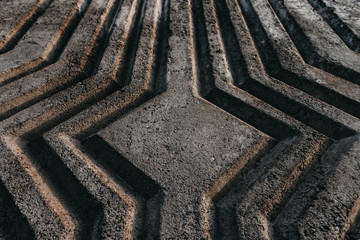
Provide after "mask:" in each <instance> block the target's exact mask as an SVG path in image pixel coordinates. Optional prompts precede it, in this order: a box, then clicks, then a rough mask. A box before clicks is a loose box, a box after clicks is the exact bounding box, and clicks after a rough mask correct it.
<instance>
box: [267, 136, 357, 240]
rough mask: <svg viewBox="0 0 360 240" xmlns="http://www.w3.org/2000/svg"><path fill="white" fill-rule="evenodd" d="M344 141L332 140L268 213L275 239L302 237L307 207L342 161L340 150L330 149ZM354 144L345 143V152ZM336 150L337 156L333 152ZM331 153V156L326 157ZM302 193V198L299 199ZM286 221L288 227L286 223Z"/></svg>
mask: <svg viewBox="0 0 360 240" xmlns="http://www.w3.org/2000/svg"><path fill="white" fill-rule="evenodd" d="M340 143H341V141H337V142H332V141H330V142H329V143H328V145H327V146H326V148H323V150H322V154H319V155H318V157H317V158H316V159H315V161H313V162H312V163H311V164H310V165H309V167H307V168H306V169H305V170H303V173H302V174H301V176H300V178H299V180H298V181H297V183H296V184H295V185H294V186H292V188H291V191H290V192H289V194H287V196H286V197H284V198H283V199H282V201H281V202H280V203H279V204H278V206H277V207H276V208H275V209H274V211H273V212H272V213H271V215H270V217H269V221H270V222H271V223H272V225H273V236H274V237H275V238H276V239H300V233H299V229H298V227H297V222H298V220H299V219H301V218H302V217H303V216H304V214H305V213H306V210H308V208H309V207H310V206H311V204H312V203H313V201H314V200H316V199H317V195H318V194H319V193H320V192H322V191H324V189H325V184H326V182H328V179H329V177H330V175H331V173H332V171H333V170H334V169H336V168H337V166H338V164H339V163H340V161H339V159H341V153H336V152H335V153H334V152H331V153H330V151H332V149H336V145H337V144H340ZM350 148H351V144H346V145H345V144H342V148H341V149H342V152H347V151H349V149H350ZM334 154H336V157H335V156H334ZM329 155H331V157H326V156H329ZM299 195H300V196H301V200H299ZM296 197H297V199H295V200H296V201H295V200H294V198H296ZM284 224H285V225H286V227H284Z"/></svg>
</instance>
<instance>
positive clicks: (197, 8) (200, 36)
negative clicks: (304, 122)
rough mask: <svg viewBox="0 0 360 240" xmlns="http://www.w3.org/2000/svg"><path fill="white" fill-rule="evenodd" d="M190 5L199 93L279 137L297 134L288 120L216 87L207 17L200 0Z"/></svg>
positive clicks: (278, 138) (231, 112)
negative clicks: (256, 107) (283, 120)
mask: <svg viewBox="0 0 360 240" xmlns="http://www.w3.org/2000/svg"><path fill="white" fill-rule="evenodd" d="M191 8H192V17H193V23H194V24H193V27H194V36H195V39H194V40H195V50H196V58H197V61H196V62H197V64H198V67H197V71H198V79H199V83H198V84H199V93H200V94H201V95H202V96H203V97H204V98H205V99H206V100H208V101H210V102H211V103H213V104H215V105H217V106H218V107H220V108H222V109H224V110H225V111H227V112H229V113H230V114H232V115H234V116H236V117H237V118H239V119H241V120H243V121H245V122H247V123H248V124H250V125H252V126H254V127H255V128H257V129H259V130H260V131H262V132H264V133H266V134H268V135H269V136H271V137H274V138H275V139H277V140H281V139H285V138H288V137H292V136H294V135H297V132H296V130H294V129H291V128H290V127H289V126H287V125H286V124H285V123H283V122H281V121H279V120H277V119H275V118H273V117H271V116H268V115H266V114H265V113H263V112H261V111H259V110H257V109H255V108H254V107H252V106H250V105H248V104H246V103H244V102H242V101H241V100H239V99H238V98H236V97H233V96H231V95H230V94H228V93H226V92H224V91H222V90H220V89H217V88H215V82H214V76H213V75H212V69H211V68H212V63H211V57H210V50H209V45H208V38H207V32H206V25H205V18H204V12H203V6H202V3H201V1H198V0H193V1H192V4H191ZM240 73H241V72H240Z"/></svg>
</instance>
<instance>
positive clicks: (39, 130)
mask: <svg viewBox="0 0 360 240" xmlns="http://www.w3.org/2000/svg"><path fill="white" fill-rule="evenodd" d="M118 89H119V86H118V85H117V84H116V83H115V82H113V84H111V85H109V86H108V87H107V88H106V89H103V90H102V91H101V92H99V93H97V94H94V95H93V96H92V97H91V98H90V99H88V100H86V101H84V102H81V103H80V104H78V105H76V106H74V107H72V108H70V109H68V110H66V111H64V112H61V114H57V115H56V117H54V118H53V119H51V120H49V121H46V122H44V123H43V124H41V125H39V126H38V127H36V128H34V129H32V130H31V131H29V132H27V133H25V134H24V135H23V136H22V137H23V138H29V137H31V136H33V135H38V136H39V135H42V134H43V133H45V132H47V131H49V130H50V129H52V128H53V127H55V126H57V125H58V124H60V123H62V122H64V121H66V120H68V119H70V118H71V117H73V116H75V115H76V114H78V113H79V112H80V111H82V110H84V109H86V108H88V107H90V106H91V105H93V104H95V103H97V102H99V101H101V100H102V99H104V98H106V97H107V96H109V95H110V94H111V93H113V92H115V91H116V90H118Z"/></svg>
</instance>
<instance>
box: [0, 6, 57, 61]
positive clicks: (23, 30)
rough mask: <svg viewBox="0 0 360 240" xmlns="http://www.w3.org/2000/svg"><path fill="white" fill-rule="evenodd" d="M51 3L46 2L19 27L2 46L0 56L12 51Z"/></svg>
mask: <svg viewBox="0 0 360 240" xmlns="http://www.w3.org/2000/svg"><path fill="white" fill-rule="evenodd" d="M52 2H53V0H47V1H45V2H44V3H43V4H41V5H40V6H38V7H37V9H36V11H35V12H34V13H33V15H31V17H30V18H28V19H27V21H26V22H24V23H23V24H22V25H21V27H20V28H19V29H18V30H17V31H16V33H15V34H14V35H13V36H12V37H11V38H10V39H9V40H8V41H7V42H6V44H4V45H3V47H2V48H1V49H0V54H3V53H6V52H8V51H10V50H12V49H13V48H14V47H15V46H16V44H17V43H18V42H19V40H20V39H21V38H22V37H23V36H24V35H25V34H26V32H27V31H28V30H29V29H30V28H31V26H32V25H33V24H34V23H35V22H36V20H37V19H38V18H39V17H40V16H41V14H43V13H44V12H45V11H46V9H47V8H48V6H49V5H50V4H51V3H52Z"/></svg>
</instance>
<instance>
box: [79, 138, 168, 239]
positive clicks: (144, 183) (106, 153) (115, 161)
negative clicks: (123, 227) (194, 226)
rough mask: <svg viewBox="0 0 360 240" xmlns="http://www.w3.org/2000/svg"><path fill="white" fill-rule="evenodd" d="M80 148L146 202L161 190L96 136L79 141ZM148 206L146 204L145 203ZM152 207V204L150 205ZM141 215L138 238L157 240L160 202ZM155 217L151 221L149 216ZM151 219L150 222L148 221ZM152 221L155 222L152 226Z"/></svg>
mask: <svg viewBox="0 0 360 240" xmlns="http://www.w3.org/2000/svg"><path fill="white" fill-rule="evenodd" d="M81 144H82V147H83V148H84V150H85V151H86V153H87V154H88V155H89V156H90V157H91V158H92V159H93V160H94V161H95V162H96V163H97V164H98V165H99V166H101V167H102V168H103V169H106V172H108V173H109V174H110V176H112V177H113V178H114V179H116V178H119V179H121V180H123V181H124V182H126V183H127V184H128V185H129V186H130V188H131V189H133V190H134V191H135V192H136V193H138V194H139V195H140V196H142V197H143V198H144V199H145V201H146V202H148V201H151V199H152V198H154V197H156V195H158V194H159V193H160V192H161V191H162V190H161V187H160V186H159V185H158V184H157V183H156V182H155V181H154V180H152V179H151V178H150V177H149V176H147V175H146V174H145V173H144V172H142V171H141V170H139V169H138V168H137V167H136V166H134V165H133V164H132V163H131V162H130V161H128V160H127V159H126V158H124V157H123V156H122V155H121V154H120V153H119V152H117V151H116V150H115V149H113V148H112V147H111V146H110V145H109V144H108V143H107V142H105V141H104V140H103V139H102V138H101V137H99V136H98V135H93V136H91V137H89V138H87V139H84V140H83V141H81ZM147 204H148V203H147ZM151 205H154V204H151ZM140 212H141V214H143V215H145V216H143V217H142V219H143V221H142V223H140V224H141V226H142V227H139V228H140V229H142V233H140V235H139V236H138V238H140V239H142V238H145V237H149V236H148V233H150V232H151V233H152V234H151V235H152V238H151V239H153V238H155V239H158V238H159V236H160V227H159V226H160V202H158V203H157V204H155V206H153V209H142V211H140ZM154 214H155V215H156V216H158V217H156V219H153V217H151V215H154ZM150 219H151V221H149V220H150ZM153 221H156V224H154V222H153ZM146 226H152V227H156V228H157V229H156V230H154V229H147V227H146Z"/></svg>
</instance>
